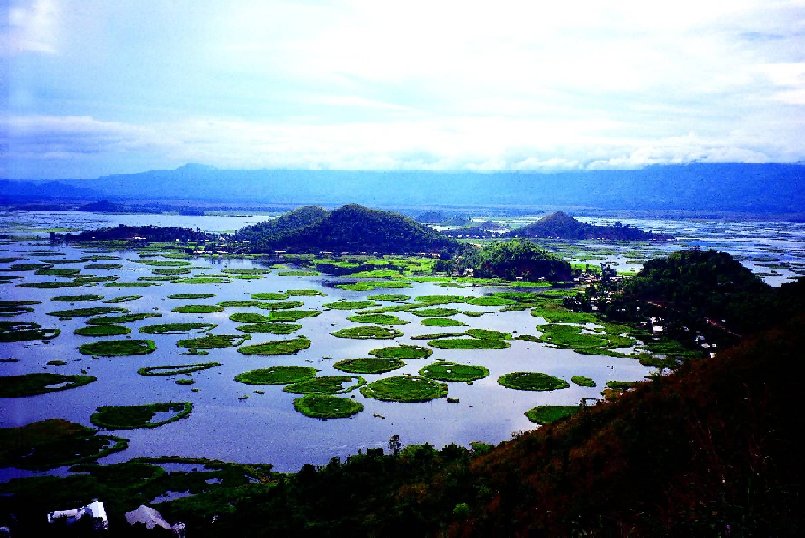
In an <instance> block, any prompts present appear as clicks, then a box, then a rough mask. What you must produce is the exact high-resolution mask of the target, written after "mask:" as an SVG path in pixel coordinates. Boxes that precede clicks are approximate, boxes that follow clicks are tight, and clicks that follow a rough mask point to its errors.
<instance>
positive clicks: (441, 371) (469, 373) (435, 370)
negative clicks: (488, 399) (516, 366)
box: [419, 362, 489, 383]
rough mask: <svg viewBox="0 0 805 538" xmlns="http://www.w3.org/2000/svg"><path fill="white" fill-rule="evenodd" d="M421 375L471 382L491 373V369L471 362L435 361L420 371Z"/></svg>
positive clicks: (437, 378) (438, 379)
mask: <svg viewBox="0 0 805 538" xmlns="http://www.w3.org/2000/svg"><path fill="white" fill-rule="evenodd" d="M419 375H421V376H423V377H427V378H429V379H435V380H437V381H464V382H467V383H469V382H471V381H476V380H478V379H483V378H484V377H486V376H488V375H489V369H488V368H485V367H483V366H475V365H471V364H458V363H456V362H434V363H433V364H430V365H428V366H425V367H424V368H422V369H421V370H420V371H419Z"/></svg>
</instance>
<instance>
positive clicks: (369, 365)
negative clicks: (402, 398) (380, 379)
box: [333, 358, 405, 374]
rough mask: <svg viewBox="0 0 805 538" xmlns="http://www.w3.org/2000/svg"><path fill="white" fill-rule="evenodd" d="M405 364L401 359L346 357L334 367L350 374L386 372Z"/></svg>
mask: <svg viewBox="0 0 805 538" xmlns="http://www.w3.org/2000/svg"><path fill="white" fill-rule="evenodd" d="M403 366H405V363H404V362H403V361H401V360H400V359H370V358H366V359H344V360H342V361H338V362H337V363H335V364H333V368H335V369H336V370H341V371H342V372H347V373H350V374H384V373H386V372H391V371H392V370H396V369H398V368H402V367H403Z"/></svg>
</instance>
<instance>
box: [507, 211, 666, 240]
mask: <svg viewBox="0 0 805 538" xmlns="http://www.w3.org/2000/svg"><path fill="white" fill-rule="evenodd" d="M505 237H540V238H556V239H606V240H611V241H658V240H666V239H671V237H670V236H668V235H664V234H656V233H652V232H646V231H643V230H640V229H638V228H635V227H634V226H630V225H628V224H627V225H626V226H623V225H621V224H620V223H616V224H615V225H614V226H596V225H593V224H587V223H585V222H579V221H578V220H576V219H574V218H573V217H571V216H570V215H568V214H567V213H565V212H563V211H557V212H555V213H552V214H550V215H548V216H545V217H542V218H541V219H539V220H538V221H537V222H534V223H531V224H529V225H527V226H523V227H522V228H517V229H516V230H512V231H511V232H509V233H508V234H505Z"/></svg>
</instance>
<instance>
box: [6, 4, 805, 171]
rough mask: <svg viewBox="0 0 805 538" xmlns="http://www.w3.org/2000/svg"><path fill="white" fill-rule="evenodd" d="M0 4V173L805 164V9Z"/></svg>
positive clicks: (770, 6)
mask: <svg viewBox="0 0 805 538" xmlns="http://www.w3.org/2000/svg"><path fill="white" fill-rule="evenodd" d="M657 4H659V3H655V2H645V0H642V1H619V0H613V1H609V2H593V1H589V2H578V1H566V2H534V1H523V2H509V1H500V2H494V3H493V2H473V1H466V0H465V1H462V2H454V1H447V0H445V1H440V2H433V1H430V2H424V1H418V0H411V1H406V2H393V3H392V2H377V1H335V0H333V1H304V0H296V1H262V2H257V1H241V0H227V1H226V2H223V1H220V0H216V1H207V0H114V1H109V0H28V1H18V0H0V5H1V6H2V7H3V10H4V11H5V12H7V14H8V17H7V19H6V20H5V21H4V26H3V27H2V29H1V30H0V54H2V60H1V61H2V62H3V63H4V65H3V69H2V70H0V77H2V79H0V82H2V86H3V87H5V88H7V90H8V91H6V92H2V93H0V99H2V101H3V109H2V112H3V115H2V119H1V120H0V121H2V123H3V129H2V130H1V131H0V136H3V137H4V138H5V139H4V140H3V141H2V151H3V152H4V153H5V155H3V156H2V158H0V177H19V178H61V177H97V176H99V175H105V174H112V173H126V172H137V171H142V170H148V169H169V168H175V167H178V166H180V165H182V164H184V163H187V162H197V163H203V164H208V165H212V166H217V167H221V168H306V169H319V168H321V169H381V170H386V169H388V170H396V169H426V170H551V169H581V168H623V167H638V166H643V165H646V164H653V163H679V162H691V161H705V162H725V161H728V162H798V161H803V160H805V142H804V141H805V2H803V1H774V0H771V1H769V0H764V1H754V0H752V1H742V0H736V1H732V2H715V1H707V0H697V1H695V2H694V1H687V0H683V1H677V2H664V3H662V5H657Z"/></svg>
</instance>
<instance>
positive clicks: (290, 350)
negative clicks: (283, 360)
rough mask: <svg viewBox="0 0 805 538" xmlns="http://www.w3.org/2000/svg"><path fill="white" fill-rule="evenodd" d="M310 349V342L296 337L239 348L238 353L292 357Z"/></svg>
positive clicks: (304, 338) (302, 337)
mask: <svg viewBox="0 0 805 538" xmlns="http://www.w3.org/2000/svg"><path fill="white" fill-rule="evenodd" d="M309 347H310V340H308V339H307V338H306V337H304V336H298V337H297V338H294V339H292V340H270V341H268V342H263V343H261V344H252V345H250V346H241V347H239V348H238V353H242V354H243V355H294V354H296V353H298V352H299V351H301V350H303V349H307V348H309Z"/></svg>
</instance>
